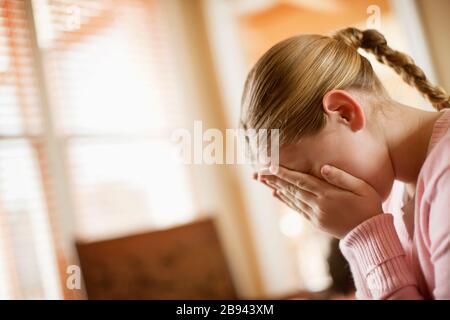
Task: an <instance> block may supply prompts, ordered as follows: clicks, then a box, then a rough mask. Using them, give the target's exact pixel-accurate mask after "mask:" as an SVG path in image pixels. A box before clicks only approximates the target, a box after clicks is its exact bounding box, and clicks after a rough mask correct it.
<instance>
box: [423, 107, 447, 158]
mask: <svg viewBox="0 0 450 320" xmlns="http://www.w3.org/2000/svg"><path fill="white" fill-rule="evenodd" d="M439 112H441V113H442V115H441V116H440V117H439V118H438V119H437V120H436V122H435V123H434V127H433V132H432V134H431V138H430V142H429V144H428V151H427V154H429V153H430V152H431V150H432V149H433V148H434V146H435V145H436V144H437V143H438V142H439V140H441V138H442V137H443V136H444V135H445V134H446V133H447V131H448V129H449V128H450V109H443V110H441V111H439Z"/></svg>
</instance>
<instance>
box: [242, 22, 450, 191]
mask: <svg viewBox="0 0 450 320" xmlns="http://www.w3.org/2000/svg"><path fill="white" fill-rule="evenodd" d="M359 48H362V49H365V50H366V51H368V52H371V53H373V54H374V55H375V56H376V58H377V59H378V60H379V61H380V62H382V63H385V64H387V65H389V66H390V67H392V68H393V69H394V70H395V71H396V72H397V73H398V74H399V75H401V76H402V78H403V79H404V80H405V81H406V82H407V83H409V84H411V85H413V86H414V87H416V88H417V89H418V90H419V91H420V92H421V93H422V94H423V95H424V96H425V97H426V98H428V100H429V101H430V102H431V103H432V104H433V105H434V106H435V107H436V108H437V109H438V110H440V109H442V108H446V107H449V106H450V102H449V98H448V96H447V94H446V93H445V91H444V90H443V89H441V88H440V87H436V86H433V85H432V84H430V83H429V82H428V80H427V79H426V77H425V75H424V73H423V71H422V70H421V69H420V68H419V67H417V66H416V65H415V64H414V62H413V61H412V59H411V58H410V57H409V56H407V55H405V54H403V53H400V52H398V51H395V50H392V49H391V48H390V47H389V46H388V45H387V43H386V40H385V38H384V37H383V35H382V34H380V33H379V32H378V31H376V30H365V31H361V30H358V29H355V28H347V29H344V30H341V31H339V32H337V33H336V34H335V35H334V36H333V37H327V36H321V35H299V36H296V37H292V38H289V39H286V40H284V41H282V42H280V43H278V44H276V45H275V46H273V47H272V48H271V49H270V50H269V51H267V52H266V53H265V54H264V55H263V56H262V57H261V58H260V59H259V61H258V62H257V63H256V64H255V66H254V67H253V68H252V70H251V71H250V73H249V75H248V77H247V81H246V84H245V88H244V93H243V97H242V117H241V124H242V126H243V127H244V129H250V128H251V129H256V130H259V129H279V134H280V135H279V138H280V164H281V165H283V166H286V167H288V168H291V169H295V170H298V171H302V172H309V173H311V174H314V175H316V176H318V177H321V175H320V168H321V167H322V166H323V165H324V164H331V165H334V166H336V167H339V168H341V169H343V170H345V171H347V172H349V173H351V174H353V175H354V176H356V177H359V178H361V179H363V180H365V181H367V182H368V183H370V184H371V185H372V186H373V187H374V188H375V189H376V190H377V191H378V192H379V193H380V195H381V196H382V197H385V196H387V194H388V192H389V190H390V188H391V185H392V182H393V180H394V171H393V167H392V165H391V160H390V156H389V150H388V148H387V145H386V143H385V142H384V141H383V139H381V138H380V137H381V135H382V133H380V130H378V129H379V128H378V126H377V125H376V119H377V113H378V111H383V110H382V107H383V105H386V102H387V101H389V100H390V98H389V96H388V94H387V93H386V91H385V89H384V88H383V86H382V84H381V82H380V81H379V79H378V78H377V76H376V75H375V73H374V71H373V69H372V66H371V64H370V62H369V61H368V60H367V59H366V58H365V57H363V56H362V55H360V54H359V53H358V51H357V49H359Z"/></svg>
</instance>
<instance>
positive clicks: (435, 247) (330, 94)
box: [241, 28, 450, 299]
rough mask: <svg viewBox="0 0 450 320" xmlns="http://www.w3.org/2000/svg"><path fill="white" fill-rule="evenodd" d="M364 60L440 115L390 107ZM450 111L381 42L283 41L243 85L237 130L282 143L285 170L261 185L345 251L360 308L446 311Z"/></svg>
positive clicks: (368, 36)
mask: <svg viewBox="0 0 450 320" xmlns="http://www.w3.org/2000/svg"><path fill="white" fill-rule="evenodd" d="M359 48H362V49H365V50H366V51H368V52H371V53H372V54H374V55H375V56H376V57H377V59H378V60H379V61H380V62H382V63H384V64H387V65H389V66H390V67H392V68H393V69H394V70H395V71H396V72H397V73H398V74H399V75H401V76H402V78H403V79H404V80H405V81H406V82H407V83H409V84H410V85H412V86H414V87H415V88H416V89H417V90H419V91H420V92H421V93H422V94H423V95H424V96H425V97H426V98H428V99H429V101H430V102H431V103H432V104H433V105H434V106H435V108H436V109H437V110H442V111H441V112H426V111H421V110H419V109H416V108H412V107H410V106H406V105H403V104H400V103H399V102H396V101H394V100H392V99H391V98H390V97H389V96H388V94H387V93H386V91H385V89H384V88H383V85H382V84H381V83H380V81H379V79H378V78H377V76H376V75H375V73H374V71H373V69H372V67H371V65H370V62H369V61H368V60H367V59H366V58H364V57H363V56H362V55H360V54H359V53H358V51H357V50H358V49H359ZM449 106H450V102H449V97H448V95H447V94H446V93H445V92H444V90H443V89H442V88H440V87H437V86H433V85H432V84H431V83H429V82H428V80H427V78H426V77H425V75H424V73H423V71H422V70H421V69H420V68H419V67H417V66H416V65H415V64H414V62H413V60H412V59H411V58H410V57H409V56H407V55H405V54H403V53H400V52H398V51H395V50H393V49H391V48H390V47H389V46H388V45H387V43H386V40H385V38H384V37H383V35H382V34H380V33H379V32H378V31H376V30H365V31H361V30H358V29H355V28H348V29H345V30H341V31H339V32H337V33H336V34H335V35H334V36H333V37H326V36H320V35H300V36H296V37H293V38H290V39H287V40H284V41H282V42H280V43H278V44H277V45H275V46H274V47H272V48H271V49H270V50H269V51H268V52H267V53H265V54H264V55H263V56H262V57H261V58H260V60H259V61H258V62H257V63H256V65H255V66H254V67H253V68H252V70H251V71H250V73H249V75H248V78H247V81H246V84H245V88H244V94H243V98H242V119H241V122H242V126H243V127H244V129H248V128H252V129H256V130H258V129H271V128H278V129H279V133H280V140H279V141H280V150H279V163H280V165H281V166H280V167H274V166H272V167H270V172H267V169H264V170H262V171H261V172H259V174H258V175H257V176H258V177H259V179H260V180H261V181H262V182H264V183H265V184H267V185H268V186H270V187H271V188H272V189H273V190H274V194H275V196H276V197H277V198H279V199H280V200H281V201H283V202H284V203H286V204H287V205H289V206H291V207H292V208H294V209H295V210H297V211H298V212H300V213H301V214H303V215H304V216H305V217H306V218H308V219H309V220H311V222H312V223H313V224H314V225H316V226H318V227H319V228H321V229H322V230H324V231H326V232H328V233H330V234H332V235H333V236H335V237H337V238H339V239H341V240H340V248H341V251H342V253H343V255H344V256H345V257H346V259H347V260H348V262H349V264H350V267H351V271H352V274H353V277H354V281H355V284H356V288H357V293H356V295H357V297H358V298H362V299H450V130H448V128H449V127H450V111H443V109H444V108H448V107H449ZM270 173H272V174H270ZM395 179H397V180H399V181H402V182H404V183H405V185H406V188H405V192H404V202H403V204H404V206H403V207H402V210H401V212H400V214H398V215H395V216H393V215H392V214H390V213H388V212H383V206H382V202H383V201H385V200H386V199H387V198H388V196H389V194H390V191H391V188H392V186H393V182H394V180H395Z"/></svg>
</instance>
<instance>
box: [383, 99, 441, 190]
mask: <svg viewBox="0 0 450 320" xmlns="http://www.w3.org/2000/svg"><path fill="white" fill-rule="evenodd" d="M389 104H390V106H388V108H386V110H388V111H387V112H386V115H384V116H383V117H384V119H383V123H384V124H385V125H383V132H384V133H383V134H384V136H385V140H386V142H387V147H388V150H389V154H390V157H391V162H392V166H393V168H394V172H395V178H396V179H397V180H400V181H402V182H405V183H407V184H409V185H412V186H414V185H415V183H416V181H417V177H418V175H419V172H420V169H421V168H422V165H423V163H424V161H425V159H426V157H427V151H428V145H429V142H430V138H431V135H432V133H433V128H434V124H435V122H436V120H437V119H438V118H439V117H440V116H441V114H440V113H438V112H430V111H423V110H419V109H416V108H412V107H409V106H406V105H403V104H400V103H397V102H389Z"/></svg>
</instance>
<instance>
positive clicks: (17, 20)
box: [0, 0, 60, 299]
mask: <svg viewBox="0 0 450 320" xmlns="http://www.w3.org/2000/svg"><path fill="white" fill-rule="evenodd" d="M30 36H31V35H30V28H29V21H28V19H27V12H26V8H25V1H11V0H7V1H1V7H0V283H1V286H0V299H10V298H58V297H60V295H59V287H58V285H55V281H59V280H58V277H59V276H58V271H57V264H56V257H55V248H54V240H53V232H52V231H53V230H52V226H51V222H50V220H49V215H48V213H49V210H48V202H49V201H46V200H48V199H50V197H51V195H50V192H49V190H48V188H47V187H46V186H47V185H48V182H47V181H48V171H47V170H46V168H47V163H46V160H45V156H44V154H43V149H44V148H43V139H42V121H41V120H42V117H41V113H40V110H39V104H38V103H37V100H38V92H37V85H36V77H35V69H34V64H33V61H32V49H31V45H32V44H31V43H32V42H31V40H30ZM44 280H45V281H44Z"/></svg>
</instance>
